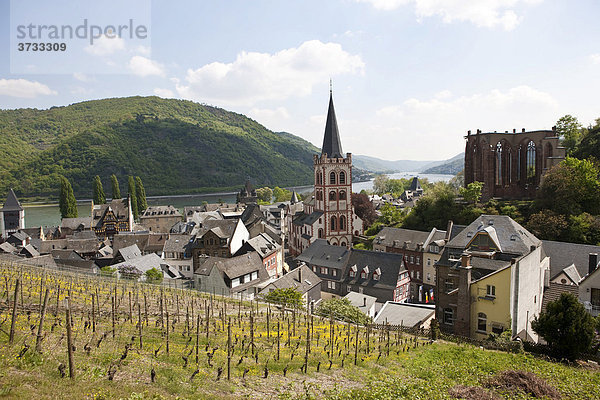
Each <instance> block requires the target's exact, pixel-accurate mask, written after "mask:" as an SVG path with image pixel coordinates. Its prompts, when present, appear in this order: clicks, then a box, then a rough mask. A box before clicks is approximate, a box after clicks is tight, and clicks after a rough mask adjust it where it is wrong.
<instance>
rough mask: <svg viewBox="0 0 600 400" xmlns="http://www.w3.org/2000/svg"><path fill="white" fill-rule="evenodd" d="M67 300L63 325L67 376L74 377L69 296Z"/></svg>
mask: <svg viewBox="0 0 600 400" xmlns="http://www.w3.org/2000/svg"><path fill="white" fill-rule="evenodd" d="M66 300H67V310H66V318H67V322H66V323H65V325H66V326H67V354H68V356H69V378H71V379H74V378H75V361H74V360H73V337H72V336H73V334H72V332H71V299H70V298H69V297H67V298H66Z"/></svg>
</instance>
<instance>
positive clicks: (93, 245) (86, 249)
mask: <svg viewBox="0 0 600 400" xmlns="http://www.w3.org/2000/svg"><path fill="white" fill-rule="evenodd" d="M99 247H100V242H99V241H98V239H69V238H67V248H68V249H73V250H75V251H76V252H78V253H79V254H84V253H96V251H98V248H99Z"/></svg>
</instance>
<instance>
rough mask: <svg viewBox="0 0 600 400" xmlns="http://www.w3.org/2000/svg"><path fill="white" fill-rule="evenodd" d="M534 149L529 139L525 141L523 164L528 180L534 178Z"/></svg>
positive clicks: (533, 144)
mask: <svg viewBox="0 0 600 400" xmlns="http://www.w3.org/2000/svg"><path fill="white" fill-rule="evenodd" d="M535 151H536V150H535V143H533V141H529V143H527V162H526V164H525V166H526V168H527V180H528V181H533V180H534V179H535Z"/></svg>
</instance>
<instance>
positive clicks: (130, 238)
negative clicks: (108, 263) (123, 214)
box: [113, 232, 150, 251]
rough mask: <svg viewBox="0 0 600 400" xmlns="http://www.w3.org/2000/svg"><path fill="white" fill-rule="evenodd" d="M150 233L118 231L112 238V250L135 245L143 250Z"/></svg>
mask: <svg viewBox="0 0 600 400" xmlns="http://www.w3.org/2000/svg"><path fill="white" fill-rule="evenodd" d="M149 237H150V233H147V232H143V233H119V234H118V235H115V236H114V238H113V251H119V250H120V249H122V248H124V247H130V246H132V245H134V244H135V245H137V247H138V249H140V250H141V251H144V249H146V247H147V246H148V240H149Z"/></svg>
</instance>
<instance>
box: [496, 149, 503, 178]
mask: <svg viewBox="0 0 600 400" xmlns="http://www.w3.org/2000/svg"><path fill="white" fill-rule="evenodd" d="M496 185H502V143H500V142H498V143H496Z"/></svg>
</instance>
